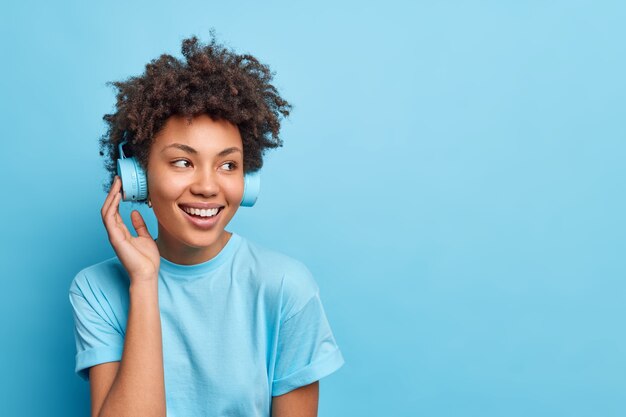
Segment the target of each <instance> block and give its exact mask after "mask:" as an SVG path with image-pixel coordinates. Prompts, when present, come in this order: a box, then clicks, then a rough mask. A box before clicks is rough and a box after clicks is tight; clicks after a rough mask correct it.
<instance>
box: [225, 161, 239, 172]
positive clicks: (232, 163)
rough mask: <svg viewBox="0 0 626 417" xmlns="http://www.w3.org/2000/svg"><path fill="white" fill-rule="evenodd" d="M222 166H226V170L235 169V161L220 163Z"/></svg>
mask: <svg viewBox="0 0 626 417" xmlns="http://www.w3.org/2000/svg"><path fill="white" fill-rule="evenodd" d="M222 166H223V167H226V170H227V171H234V170H235V169H237V163H236V162H226V163H224V164H222Z"/></svg>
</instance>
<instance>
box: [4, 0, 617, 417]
mask: <svg viewBox="0 0 626 417" xmlns="http://www.w3.org/2000/svg"><path fill="white" fill-rule="evenodd" d="M625 21H626V6H625V5H624V3H623V2H619V1H615V2H608V1H571V0H568V1H565V0H564V1H521V2H520V1H414V2H408V1H405V2H402V1H384V2H363V1H346V2H336V1H326V0H320V1H316V2H306V3H305V2H295V1H266V2H252V1H246V2H241V1H239V2H237V1H233V2H210V1H182V2H179V3H178V4H175V3H174V2H165V1H154V0H151V1H136V2H125V1H106V2H84V1H67V0H65V1H57V2H45V1H23V2H19V3H18V2H15V1H14V2H3V4H2V6H1V9H0V35H1V38H0V45H1V46H2V48H1V52H0V53H1V56H2V58H1V62H2V64H1V66H0V75H1V76H0V91H1V107H0V122H1V125H0V132H1V136H2V149H3V150H2V164H1V178H2V188H3V190H4V191H3V198H2V204H1V205H0V219H1V220H2V241H1V242H0V243H1V245H2V247H1V249H2V280H1V283H2V288H1V291H0V297H1V298H0V317H1V319H0V320H2V322H1V324H2V334H3V337H2V343H1V344H0V353H1V356H0V357H1V358H2V359H1V360H2V367H1V372H0V385H1V386H0V389H1V392H2V398H3V399H2V401H0V415H2V416H20V417H23V416H48V417H52V416H86V415H88V412H89V386H88V384H87V383H85V382H83V381H82V380H80V379H79V378H78V377H77V376H76V375H75V374H74V354H75V346H74V335H73V319H72V314H71V308H70V304H69V301H68V287H69V284H70V281H71V280H72V278H73V277H74V275H75V274H76V273H77V272H78V271H79V270H80V269H82V268H84V267H86V266H88V265H91V264H93V263H96V262H99V261H101V260H104V259H106V258H108V257H110V256H113V254H114V252H113V250H112V248H111V246H110V244H109V242H108V239H107V235H106V232H105V229H104V226H103V225H102V222H101V218H100V207H101V205H102V202H103V200H104V198H105V193H104V191H103V190H102V184H103V182H104V180H105V171H104V167H103V163H102V159H101V158H100V156H99V155H98V138H99V137H100V135H101V134H102V133H104V129H105V125H104V122H103V121H102V116H103V115H104V114H105V113H108V112H111V111H112V110H113V106H114V102H115V101H114V91H113V89H112V88H110V87H107V86H106V85H105V83H106V82H107V81H115V80H122V79H125V78H127V77H129V76H131V75H137V74H140V73H141V72H142V71H143V69H144V66H145V64H146V63H147V62H149V61H150V60H151V59H153V58H156V57H158V56H159V55H160V54H161V53H169V54H173V55H175V56H180V42H181V40H182V39H183V38H185V37H188V36H191V35H194V34H195V35H198V36H199V37H200V38H201V39H202V40H204V41H206V40H208V39H209V37H208V34H209V29H210V28H212V27H213V28H215V29H216V32H217V35H218V40H220V41H222V42H224V43H226V44H227V45H228V46H230V47H232V48H234V49H235V50H236V51H238V52H249V53H252V54H253V55H255V56H257V57H258V58H259V59H260V60H261V61H262V62H264V63H267V64H268V65H269V66H270V68H271V69H272V70H273V71H275V72H276V77H275V85H276V86H277V88H278V89H279V91H280V92H281V94H282V95H283V96H284V97H285V98H286V99H287V100H289V101H290V102H291V103H293V104H294V110H293V113H292V116H291V117H290V118H289V119H288V120H287V121H286V122H285V123H284V129H283V131H282V137H283V139H284V143H285V144H284V147H283V148H280V149H278V150H275V151H270V152H269V153H268V154H267V159H266V163H265V168H264V169H263V185H262V190H261V195H260V197H259V201H258V202H257V205H256V206H255V207H254V208H241V209H240V211H239V212H238V213H237V215H236V217H235V219H234V220H233V222H232V223H231V225H230V229H231V230H233V231H237V232H238V233H240V234H242V235H244V236H246V237H248V238H250V239H253V240H256V241H257V242H259V243H262V244H265V245H267V246H269V247H272V248H274V249H276V250H280V251H282V252H284V253H287V254H289V255H291V256H293V257H296V258H298V259H300V260H302V261H303V262H305V263H306V264H307V265H308V266H309V268H310V269H311V271H312V272H313V273H314V275H315V277H316V280H317V282H318V284H319V286H320V289H321V296H322V300H323V302H324V306H325V308H326V312H327V315H328V318H329V321H330V323H331V326H332V328H333V331H334V334H335V338H336V340H337V343H338V344H339V346H340V347H341V349H342V352H343V354H344V357H345V360H346V364H345V365H344V367H343V368H342V369H340V370H339V371H338V372H336V373H335V374H333V375H331V376H329V377H327V378H325V379H323V380H322V381H321V385H320V389H321V391H320V412H319V415H320V416H322V417H332V416H342V417H343V416H377V417H378V416H429V417H430V416H434V417H448V416H455V417H456V416H462V417H465V416H480V417H491V416H494V417H495V416H507V417H513V416H520V417H521V416H523V417H528V416H546V417H548V416H549V417H553V416H568V417H577V416H590V417H591V416H593V417H596V416H602V417H611V416H616V417H617V416H624V415H626V400H625V398H626V397H625V395H626V332H625V331H624V318H625V317H626V281H625V278H626V261H625V259H626V256H625V253H626V223H625V221H624V213H625V212H626V199H625V197H624V180H625V179H626V168H625V166H626V165H625V164H624V159H625V156H626V120H625V119H626V118H625V115H626V113H625V110H626V81H625V80H626V77H625V74H626V42H625V40H626V25H624V22H625ZM131 208H132V207H131V206H129V205H128V204H127V203H126V204H125V205H124V206H123V209H122V212H123V216H124V218H125V220H126V221H127V224H129V223H128V220H129V218H128V215H129V212H130V209H131ZM141 212H142V214H144V216H145V217H146V218H147V219H148V221H149V222H150V224H149V227H150V230H151V231H152V232H153V233H156V223H155V220H154V217H153V216H152V215H151V212H150V211H149V210H148V209H147V208H145V207H144V208H141Z"/></svg>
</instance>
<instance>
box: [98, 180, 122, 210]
mask: <svg viewBox="0 0 626 417" xmlns="http://www.w3.org/2000/svg"><path fill="white" fill-rule="evenodd" d="M120 188H121V180H120V178H119V177H118V176H117V175H116V176H115V178H114V179H113V184H112V185H111V189H110V190H109V194H108V195H107V198H106V199H105V200H104V203H103V204H102V209H101V211H100V212H101V214H102V216H103V217H104V215H105V214H106V212H107V211H108V210H109V206H110V205H111V203H112V202H113V198H114V197H115V195H116V193H119V190H120Z"/></svg>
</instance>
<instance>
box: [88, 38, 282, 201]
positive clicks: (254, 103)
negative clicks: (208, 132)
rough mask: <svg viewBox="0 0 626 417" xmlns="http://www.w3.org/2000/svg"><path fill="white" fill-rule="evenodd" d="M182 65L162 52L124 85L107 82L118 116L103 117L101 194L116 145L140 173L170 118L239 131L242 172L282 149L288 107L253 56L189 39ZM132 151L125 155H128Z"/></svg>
mask: <svg viewBox="0 0 626 417" xmlns="http://www.w3.org/2000/svg"><path fill="white" fill-rule="evenodd" d="M182 54H183V56H184V60H182V59H177V58H175V57H173V56H171V55H167V54H163V55H161V56H160V57H159V58H158V59H154V60H152V61H151V62H150V63H149V64H147V65H146V69H145V72H144V73H143V74H142V75H141V76H138V77H130V78H128V79H127V80H126V81H121V82H108V83H107V85H113V86H114V87H116V88H117V103H116V111H115V113H112V114H106V115H104V117H103V119H104V121H105V122H106V123H107V124H108V129H107V132H106V133H105V134H104V135H102V137H101V138H100V141H99V143H100V155H101V156H105V167H106V169H107V171H108V172H109V173H110V177H109V178H108V183H107V184H105V186H104V189H105V191H106V192H108V190H109V189H110V187H111V185H112V183H113V178H114V177H115V175H116V174H117V165H116V164H117V162H116V161H117V159H118V158H119V157H120V154H119V150H118V145H119V144H120V143H121V142H122V141H124V140H127V141H128V144H126V145H124V151H125V152H124V153H125V155H129V153H130V154H132V156H134V157H135V158H136V159H137V161H138V162H139V164H140V165H141V167H142V168H143V169H144V170H145V169H146V167H147V165H148V156H149V153H150V148H151V145H152V143H153V141H154V137H155V135H156V134H157V133H158V132H159V131H160V130H161V129H162V128H163V126H164V125H165V122H166V121H167V119H168V118H169V117H170V116H173V115H181V116H185V117H187V118H188V119H189V120H191V119H192V118H193V117H194V116H196V115H199V114H207V115H208V116H210V117H211V118H213V119H215V120H217V119H224V120H227V121H229V122H231V123H233V124H235V125H236V126H238V127H239V132H240V134H241V139H242V142H243V148H244V167H243V168H244V172H245V173H248V172H254V171H256V170H258V169H260V168H261V167H262V166H263V153H264V152H265V150H266V149H267V148H276V147H279V146H282V144H283V142H282V140H281V139H280V138H279V136H278V133H279V130H280V122H281V116H282V117H287V116H288V115H289V112H290V110H291V108H292V106H291V105H290V104H289V103H288V102H287V101H285V100H283V99H282V98H281V97H280V96H279V95H278V92H277V90H276V88H275V87H274V86H273V85H272V84H271V81H272V78H273V76H274V73H273V72H271V71H270V69H269V67H268V66H266V65H264V64H262V63H260V62H259V61H258V60H257V59H256V58H255V57H254V56H252V55H248V54H242V55H238V54H236V53H235V52H233V51H232V50H230V49H227V48H226V47H224V46H223V45H219V44H217V43H216V41H215V32H214V31H213V30H212V31H211V42H210V43H209V44H208V45H203V44H202V43H200V42H199V41H198V39H197V38H196V37H195V36H193V37H191V38H188V39H184V40H183V41H182ZM129 151H130V152H129Z"/></svg>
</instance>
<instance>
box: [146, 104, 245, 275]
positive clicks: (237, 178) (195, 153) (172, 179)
mask: <svg viewBox="0 0 626 417" xmlns="http://www.w3.org/2000/svg"><path fill="white" fill-rule="evenodd" d="M147 177H148V194H149V196H150V201H151V202H152V208H153V210H154V214H155V216H156V218H157V220H158V223H159V236H158V238H157V240H156V243H157V246H158V248H159V252H160V254H161V256H163V257H164V258H165V259H167V260H169V261H171V262H174V263H178V264H182V265H193V264H197V263H201V262H204V261H207V260H209V259H211V258H213V257H215V256H216V255H217V254H218V253H219V252H220V250H221V249H222V248H223V247H224V245H225V244H226V243H227V242H228V239H229V238H230V236H231V234H230V233H229V232H227V231H225V230H224V228H225V227H226V225H227V224H228V223H229V222H230V220H231V219H232V218H233V216H234V215H235V212H236V211H237V209H238V208H239V204H240V203H241V198H242V196H243V188H244V180H243V146H242V141H241V135H240V134H239V129H238V128H237V126H236V125H234V124H232V123H230V122H228V121H225V120H213V119H211V118H210V117H209V116H207V115H200V116H196V117H194V118H193V119H192V121H191V124H190V123H189V122H188V121H187V119H186V118H185V117H183V116H172V117H170V118H169V119H168V120H167V122H166V123H165V126H164V127H163V129H162V130H161V131H159V133H158V135H157V136H156V137H155V140H154V142H153V144H152V147H151V148H150V156H149V158H148V167H147Z"/></svg>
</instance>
